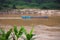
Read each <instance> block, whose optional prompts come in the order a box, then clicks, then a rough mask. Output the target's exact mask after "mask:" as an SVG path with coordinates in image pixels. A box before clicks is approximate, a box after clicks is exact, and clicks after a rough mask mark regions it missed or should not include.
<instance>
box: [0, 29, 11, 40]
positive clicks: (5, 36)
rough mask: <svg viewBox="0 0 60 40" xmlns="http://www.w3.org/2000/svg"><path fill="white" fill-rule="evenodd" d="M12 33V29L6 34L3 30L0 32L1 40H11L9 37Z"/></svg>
mask: <svg viewBox="0 0 60 40" xmlns="http://www.w3.org/2000/svg"><path fill="white" fill-rule="evenodd" d="M11 32H12V29H10V30H9V31H8V32H6V33H5V31H3V30H2V29H1V30H0V33H1V34H0V40H9V36H10V34H11Z"/></svg>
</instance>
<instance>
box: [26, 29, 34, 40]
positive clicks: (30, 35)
mask: <svg viewBox="0 0 60 40" xmlns="http://www.w3.org/2000/svg"><path fill="white" fill-rule="evenodd" d="M25 35H26V40H31V39H32V37H33V36H34V35H33V28H32V29H31V31H30V33H27V32H26V31H25Z"/></svg>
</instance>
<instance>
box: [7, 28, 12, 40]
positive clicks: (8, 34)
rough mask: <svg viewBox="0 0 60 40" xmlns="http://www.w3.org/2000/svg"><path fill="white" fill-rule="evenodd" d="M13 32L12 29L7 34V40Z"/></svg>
mask: <svg viewBox="0 0 60 40" xmlns="http://www.w3.org/2000/svg"><path fill="white" fill-rule="evenodd" d="M11 32H12V29H10V30H9V31H8V32H7V33H6V40H8V38H9V36H10V34H11Z"/></svg>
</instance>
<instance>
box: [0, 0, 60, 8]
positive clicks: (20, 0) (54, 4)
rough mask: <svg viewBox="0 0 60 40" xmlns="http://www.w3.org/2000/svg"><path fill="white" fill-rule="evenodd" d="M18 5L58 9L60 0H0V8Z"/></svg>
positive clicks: (21, 6)
mask: <svg viewBox="0 0 60 40" xmlns="http://www.w3.org/2000/svg"><path fill="white" fill-rule="evenodd" d="M19 7H20V8H24V7H27V8H28V7H29V8H34V7H36V8H42V9H60V0H0V9H5V8H14V9H15V8H19Z"/></svg>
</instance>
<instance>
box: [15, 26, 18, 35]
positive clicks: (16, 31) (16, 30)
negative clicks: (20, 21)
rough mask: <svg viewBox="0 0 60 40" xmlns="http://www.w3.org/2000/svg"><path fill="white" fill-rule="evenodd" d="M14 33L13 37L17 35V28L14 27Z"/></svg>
mask: <svg viewBox="0 0 60 40" xmlns="http://www.w3.org/2000/svg"><path fill="white" fill-rule="evenodd" d="M14 33H15V35H16V36H17V33H18V29H17V26H14Z"/></svg>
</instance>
